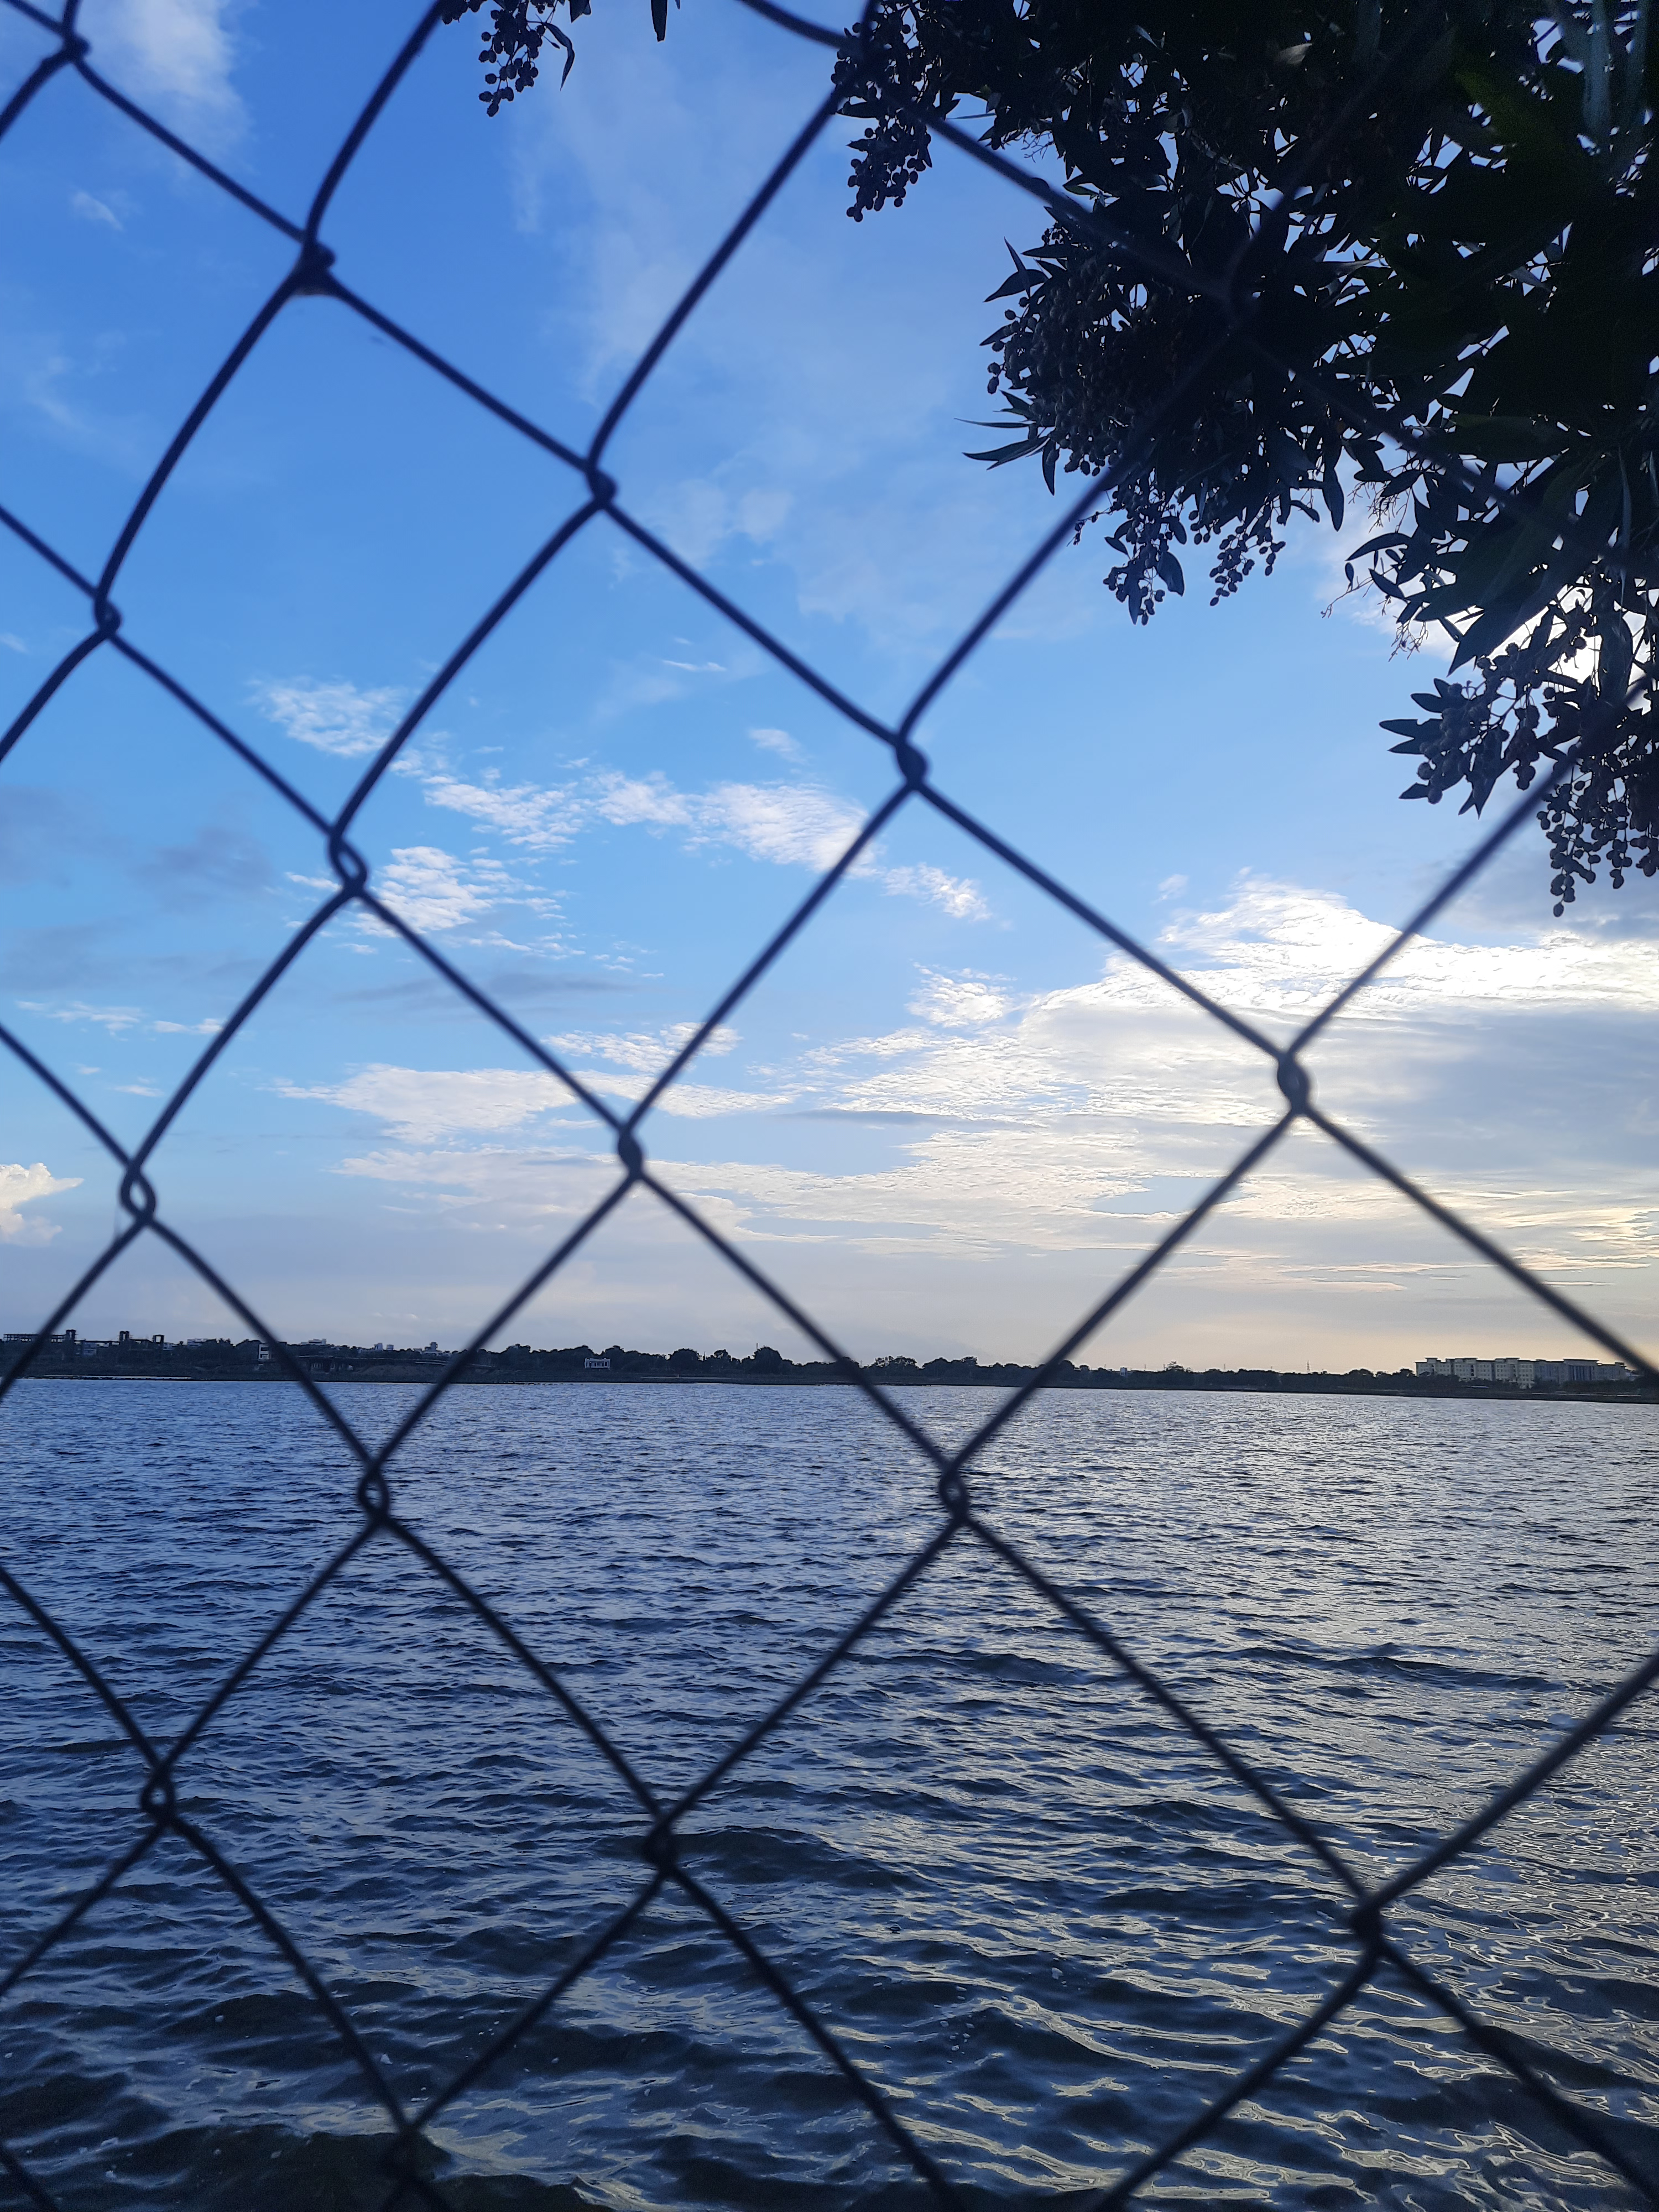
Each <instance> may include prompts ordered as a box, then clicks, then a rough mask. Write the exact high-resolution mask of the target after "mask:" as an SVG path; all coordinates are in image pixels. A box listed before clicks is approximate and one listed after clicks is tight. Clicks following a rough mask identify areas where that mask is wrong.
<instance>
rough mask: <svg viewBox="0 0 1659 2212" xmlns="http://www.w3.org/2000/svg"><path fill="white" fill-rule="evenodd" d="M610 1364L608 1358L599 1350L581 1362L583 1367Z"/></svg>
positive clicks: (606, 1365) (607, 1365)
mask: <svg viewBox="0 0 1659 2212" xmlns="http://www.w3.org/2000/svg"><path fill="white" fill-rule="evenodd" d="M610 1364H611V1362H610V1360H609V1359H608V1358H605V1357H604V1356H603V1355H602V1354H600V1353H599V1352H595V1353H593V1354H592V1356H591V1357H590V1358H586V1359H584V1360H583V1362H582V1365H583V1366H584V1367H609V1366H610Z"/></svg>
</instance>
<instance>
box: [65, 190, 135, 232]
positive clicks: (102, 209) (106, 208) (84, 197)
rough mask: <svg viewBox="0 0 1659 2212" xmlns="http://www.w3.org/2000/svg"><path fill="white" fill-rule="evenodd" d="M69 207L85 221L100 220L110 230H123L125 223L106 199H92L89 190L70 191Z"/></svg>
mask: <svg viewBox="0 0 1659 2212" xmlns="http://www.w3.org/2000/svg"><path fill="white" fill-rule="evenodd" d="M70 210H71V212H72V213H74V214H76V215H78V216H80V217H81V218H82V221H83V222H101V223H104V224H106V225H107V227H108V228H110V229H111V230H125V228H126V225H125V223H124V222H122V220H121V218H120V216H118V215H117V214H116V212H115V210H114V209H113V208H112V207H111V206H110V205H109V204H108V202H107V201H106V200H99V199H94V197H93V196H92V194H91V193H90V192H71V193H70Z"/></svg>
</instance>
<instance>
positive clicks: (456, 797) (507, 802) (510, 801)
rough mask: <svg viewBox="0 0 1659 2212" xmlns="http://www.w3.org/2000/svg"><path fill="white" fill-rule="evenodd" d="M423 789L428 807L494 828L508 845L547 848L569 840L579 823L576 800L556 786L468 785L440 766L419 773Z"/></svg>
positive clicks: (552, 848)
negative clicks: (442, 808)
mask: <svg viewBox="0 0 1659 2212" xmlns="http://www.w3.org/2000/svg"><path fill="white" fill-rule="evenodd" d="M422 789H423V790H424V792H425V793H426V798H427V803H428V805H431V806H442V807H447V809H448V810H449V811H450V812H452V813H454V814H465V815H466V816H467V817H469V819H470V820H471V821H474V822H482V823H484V824H485V825H486V827H488V828H489V829H494V830H496V831H497V832H499V834H500V835H501V836H503V837H505V838H506V839H507V842H508V844H510V845H520V846H523V847H525V848H526V849H528V850H530V851H532V852H552V851H554V850H555V849H556V848H557V847H559V846H561V845H564V844H568V842H569V841H570V839H571V838H572V837H574V836H575V834H576V832H577V831H578V829H580V827H581V823H582V811H583V810H582V807H581V805H580V801H579V800H577V799H574V798H573V796H572V794H571V793H570V792H569V791H568V790H565V789H561V788H560V787H556V786H555V787H551V788H539V787H537V786H536V785H534V784H528V783H518V784H500V783H494V782H491V781H488V780H486V781H484V782H483V783H467V782H464V781H462V780H461V779H460V778H459V777H458V776H453V775H449V774H448V773H447V771H439V772H437V773H435V774H430V775H426V776H425V777H423V778H422Z"/></svg>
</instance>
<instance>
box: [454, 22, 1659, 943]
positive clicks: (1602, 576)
mask: <svg viewBox="0 0 1659 2212" xmlns="http://www.w3.org/2000/svg"><path fill="white" fill-rule="evenodd" d="M482 4H483V0H457V5H456V13H457V15H459V13H461V12H462V10H463V8H464V7H466V8H470V9H476V8H477V7H478V6H480V5H482ZM557 4H560V0H512V4H507V3H506V0H498V4H496V5H495V8H494V15H493V22H494V32H493V35H492V39H491V40H490V42H489V43H488V44H487V45H486V48H485V55H486V58H487V59H489V60H490V61H491V62H492V63H493V75H492V76H490V77H489V78H488V79H487V80H486V82H487V84H488V85H489V86H490V87H491V89H490V90H489V91H488V92H487V93H486V94H485V97H486V99H487V100H489V102H490V112H492V113H493V112H495V106H497V105H499V102H500V100H501V99H506V98H511V97H512V88H518V89H523V88H524V86H525V85H526V83H528V82H533V80H534V73H535V72H534V64H535V58H536V54H537V52H538V51H539V45H540V41H541V40H542V39H544V38H546V37H553V38H555V39H556V40H557V41H558V43H559V44H560V45H561V46H564V47H565V48H566V49H567V52H568V40H567V39H566V37H565V36H564V34H563V33H562V32H560V31H559V30H558V29H557V28H556V27H555V26H554V25H553V23H552V16H553V13H554V9H555V6H556V5H557ZM562 4H564V5H565V6H566V7H567V8H568V12H569V14H570V15H571V16H572V17H574V16H575V15H577V14H579V13H586V9H587V4H588V0H562ZM655 9H656V20H657V22H658V28H659V36H660V35H661V34H662V28H663V26H664V20H665V18H664V13H663V11H664V9H665V0H655ZM566 66H567V69H568V61H567V64H566ZM526 68H527V69H528V71H529V74H528V76H526V75H525V70H526ZM837 80H838V82H839V84H840V86H841V88H842V93H843V96H844V109H843V112H845V113H847V114H848V115H850V116H852V117H854V118H858V119H859V120H860V121H861V122H862V123H863V124H864V125H865V128H864V131H863V132H862V135H861V136H860V137H859V139H858V140H857V141H856V142H855V144H854V162H853V171H852V176H851V179H850V182H851V185H852V190H853V203H852V205H851V207H850V208H849V210H848V212H849V214H851V215H852V216H853V217H854V219H855V220H861V219H862V218H863V216H865V215H866V214H870V213H874V212H876V211H877V210H881V209H883V208H886V207H891V206H898V205H900V204H902V202H903V200H904V198H905V197H906V195H907V194H908V192H909V191H912V190H913V189H915V187H916V185H918V184H919V183H920V182H921V179H922V178H923V177H924V175H925V173H926V172H927V169H928V167H930V165H931V160H932V149H931V139H932V134H933V126H934V125H936V124H938V123H939V121H940V120H942V119H943V118H946V117H952V116H955V115H956V113H957V111H958V110H959V109H963V108H967V109H968V110H969V112H970V113H971V115H972V119H973V121H974V123H975V127H976V128H977V129H978V130H979V131H981V133H982V135H983V137H984V139H985V141H986V143H988V144H990V145H991V146H994V147H999V148H1000V147H1008V146H1012V145H1018V144H1023V145H1025V146H1028V147H1030V148H1033V149H1038V150H1040V151H1046V152H1050V153H1052V154H1053V155H1055V156H1057V157H1058V159H1059V161H1060V163H1061V164H1062V166H1063V168H1064V172H1065V177H1066V191H1068V192H1069V193H1070V194H1071V195H1073V197H1075V198H1076V200H1077V201H1078V204H1079V220H1075V221H1068V222H1059V221H1056V222H1053V223H1051V224H1050V225H1049V227H1048V229H1047V230H1046V231H1045V233H1044V234H1043V235H1042V238H1041V239H1040V240H1038V241H1037V243H1036V245H1034V246H1031V247H1030V248H1029V249H1027V250H1026V251H1024V252H1018V253H1014V254H1013V256H1012V264H1013V265H1012V270H1011V273H1010V274H1009V275H1008V276H1007V277H1006V280H1005V282H1004V283H1002V284H1001V285H1000V287H999V288H998V289H997V290H996V291H995V292H994V293H993V294H992V295H991V297H992V298H993V299H1002V300H1005V301H1007V302H1008V303H1009V304H1008V305H1007V306H1006V307H1005V310H1004V318H1003V321H1002V323H1001V325H1000V327H999V328H998V329H997V330H995V331H993V332H992V333H991V335H990V336H989V337H987V340H986V343H987V348H988V349H989V351H990V356H991V360H990V368H989V386H990V391H991V392H992V394H993V396H994V397H995V398H998V399H1000V401H1001V403H1002V404H1003V408H1004V410H1005V412H1004V416H1003V418H1002V420H1003V422H1004V423H1005V424H1006V428H1008V429H1009V430H1010V431H1011V432H1012V436H1011V437H1010V438H1009V439H1008V440H1007V441H1006V442H1005V443H1003V444H1001V445H999V446H996V447H992V448H990V449H989V450H987V451H986V452H982V453H976V454H975V455H974V456H972V458H974V459H979V460H983V461H987V462H989V463H990V464H991V465H993V466H995V467H1001V466H1004V465H1006V464H1008V463H1009V462H1012V461H1015V460H1018V459H1033V460H1035V461H1036V463H1037V465H1039V466H1040V467H1041V468H1042V471H1043V473H1044V476H1045V477H1046V478H1047V480H1048V484H1049V487H1050V489H1054V487H1055V486H1056V483H1057V481H1058V478H1059V477H1060V475H1061V474H1074V475H1078V476H1080V477H1083V478H1085V479H1086V478H1088V477H1091V476H1096V475H1100V474H1103V473H1104V472H1105V471H1108V470H1110V469H1113V468H1115V467H1118V466H1120V465H1123V464H1124V463H1125V461H1126V459H1127V460H1128V462H1129V465H1127V468H1125V471H1124V473H1123V474H1122V475H1121V477H1118V478H1117V479H1116V480H1115V481H1114V482H1113V483H1112V484H1111V485H1110V487H1109V489H1105V490H1104V491H1103V497H1102V501H1101V505H1100V507H1099V509H1098V510H1097V513H1095V514H1094V515H1092V516H1091V518H1090V521H1091V523H1094V524H1099V525H1101V526H1103V530H1104V533H1105V538H1106V542H1107V543H1108V544H1109V546H1110V547H1111V549H1112V550H1113V553H1114V555H1115V560H1114V562H1113V564H1112V566H1111V568H1109V572H1108V574H1107V576H1106V583H1107V586H1108V587H1109V589H1110V590H1111V591H1112V592H1114V593H1115V596H1116V597H1117V598H1118V599H1120V600H1121V602H1122V604H1123V605H1124V606H1125V608H1126V609H1127V612H1128V614H1129V617H1130V619H1131V620H1132V621H1135V622H1146V621H1147V620H1149V619H1150V618H1151V617H1152V613H1153V611H1155V609H1156V608H1157V607H1158V605H1159V603H1160V602H1161V601H1162V600H1163V599H1164V597H1165V596H1166V594H1169V593H1171V592H1173V593H1177V594H1178V593H1181V592H1184V590H1185V588H1186V576H1185V571H1184V568H1183V564H1182V554H1181V551H1180V550H1178V549H1181V548H1185V547H1191V546H1202V547H1204V548H1205V549H1206V553H1207V556H1208V568H1209V580H1210V584H1211V587H1212V600H1211V603H1212V605H1214V604H1215V603H1216V602H1217V601H1218V600H1219V599H1224V598H1227V597H1229V596H1231V594H1232V593H1233V592H1236V591H1237V589H1238V587H1239V586H1240V585H1241V583H1242V582H1243V580H1244V579H1245V578H1246V577H1247V576H1248V575H1249V574H1251V572H1252V571H1253V569H1255V568H1256V567H1257V566H1260V567H1261V568H1262V570H1263V571H1264V572H1265V573H1270V572H1271V570H1272V568H1273V563H1274V561H1275V560H1276V558H1277V556H1278V555H1279V552H1280V551H1281V550H1283V545H1284V542H1285V541H1284V538H1283V535H1282V533H1283V532H1284V530H1285V527H1286V526H1287V525H1288V524H1289V521H1290V518H1291V515H1292V513H1297V512H1300V513H1303V514H1304V515H1307V516H1309V517H1310V518H1312V519H1315V520H1317V519H1319V518H1320V517H1322V516H1323V517H1325V518H1328V520H1329V521H1330V522H1331V523H1332V524H1333V525H1334V526H1337V527H1339V528H1340V526H1341V525H1342V522H1343V519H1344V511H1345V507H1346V503H1347V501H1348V499H1349V498H1350V497H1351V496H1352V495H1355V494H1356V493H1357V494H1358V496H1359V497H1360V498H1361V499H1362V500H1363V501H1364V502H1365V504H1366V506H1367V507H1368V508H1369V511H1370V516H1371V518H1372V519H1373V520H1374V522H1375V525H1376V527H1375V529H1374V531H1373V532H1372V533H1371V534H1370V537H1369V538H1367V540H1366V542H1365V543H1364V544H1363V545H1362V546H1360V547H1359V548H1358V550H1356V551H1355V553H1354V554H1353V556H1352V559H1351V560H1350V562H1349V564H1348V579H1349V583H1350V586H1351V587H1352V588H1356V589H1359V588H1365V589H1370V590H1374V591H1376V592H1379V593H1380V594H1381V595H1382V596H1383V598H1384V599H1386V600H1387V601H1388V603H1389V606H1390V609H1391V611H1392V613H1393V616H1394V618H1395V623H1396V624H1397V626H1398V632H1399V636H1400V639H1401V643H1402V644H1403V645H1406V646H1407V647H1414V646H1415V645H1417V644H1418V643H1419V642H1420V641H1422V640H1423V639H1424V638H1425V635H1427V634H1429V633H1431V632H1432V631H1434V630H1436V629H1442V630H1443V631H1445V632H1446V633H1448V634H1449V635H1450V637H1451V638H1452V640H1453V641H1454V652H1453V658H1452V663H1451V674H1450V676H1449V678H1445V679H1437V680H1436V682H1435V684H1434V686H1433V689H1432V690H1428V691H1424V692H1419V693H1418V694H1415V695H1414V696H1415V700H1416V703H1417V705H1418V706H1419V708H1420V709H1421V713H1420V714H1419V717H1418V718H1416V719H1412V720H1391V721H1389V722H1386V723H1384V725H1383V727H1384V728H1385V729H1387V730H1389V731H1390V732H1393V733H1394V734H1395V736H1396V737H1397V738H1399V739H1400V742H1399V743H1398V744H1396V746H1395V750H1396V751H1398V752H1401V753H1406V754H1410V755H1413V756H1415V757H1417V759H1418V762H1419V767H1418V771H1417V778H1416V781H1414V782H1413V784H1412V785H1411V786H1410V787H1409V788H1408V789H1407V792H1406V793H1403V794H1402V795H1403V796H1405V797H1407V798H1412V799H1428V800H1429V801H1430V803H1431V804H1436V803H1437V802H1438V801H1439V800H1440V799H1441V798H1442V797H1443V796H1444V795H1445V794H1446V793H1449V792H1455V791H1463V792H1464V793H1466V796H1465V799H1464V802H1463V803H1464V806H1465V808H1466V809H1468V808H1471V807H1472V808H1474V810H1475V811H1477V812H1478V811H1480V809H1481V808H1482V807H1483V806H1484V805H1485V804H1486V800H1487V799H1488V798H1489V796H1490V795H1491V793H1492V790H1493V788H1494V787H1495V786H1496V785H1497V784H1498V781H1499V780H1500V779H1502V778H1504V777H1505V776H1508V775H1513V776H1514V778H1515V780H1516V784H1517V786H1518V787H1520V788H1521V789H1522V790H1525V789H1527V788H1528V787H1529V785H1530V784H1531V783H1532V782H1533V781H1534V780H1535V779H1536V777H1537V775H1538V774H1539V770H1540V764H1541V763H1544V762H1557V761H1559V760H1561V759H1562V758H1563V757H1564V756H1565V755H1566V754H1567V752H1568V750H1569V749H1572V765H1571V769H1570V770H1569V772H1568V774H1567V775H1565V777H1564V779H1563V780H1562V781H1561V782H1560V783H1559V784H1558V785H1557V786H1556V787H1555V788H1554V789H1553V790H1552V791H1551V792H1550V793H1548V794H1547V797H1546V799H1545V800H1544V803H1543V805H1542V807H1541V815H1540V818H1541V822H1542V823H1543V825H1544V828H1545V829H1546V831H1547V836H1548V838H1549V842H1550V848H1551V860H1552V866H1553V880H1552V890H1553V895H1554V896H1555V899H1556V902H1557V904H1556V911H1557V913H1558V914H1559V913H1560V912H1561V911H1562V908H1563V906H1564V905H1565V903H1566V902H1569V901H1571V898H1572V897H1573V896H1574V891H1575V889H1576V886H1577V884H1578V883H1580V882H1593V881H1594V880H1595V871H1596V869H1597V867H1598V866H1602V865H1605V866H1607V869H1608V871H1609V872H1610V875H1611V878H1612V881H1613V884H1614V885H1615V886H1617V885H1620V884H1623V882H1624V880H1625V877H1626V873H1627V872H1629V871H1630V870H1632V869H1636V870H1639V871H1640V872H1642V873H1644V874H1645V875H1653V874H1655V873H1656V872H1659V745H1656V739H1655V734H1654V732H1655V718H1654V714H1653V711H1652V707H1651V703H1650V693H1649V686H1650V684H1651V682H1652V679H1653V676H1654V671H1655V662H1656V647H1659V586H1656V576H1655V552H1656V538H1659V429H1656V419H1655V410H1654V399H1655V392H1656V371H1659V185H1656V173H1655V164H1654V143H1653V141H1654V114H1655V108H1656V104H1659V103H1656V97H1655V94H1656V86H1659V40H1650V37H1649V26H1648V0H1551V4H1550V6H1549V9H1548V10H1547V11H1546V10H1545V9H1538V10H1536V11H1534V9H1533V8H1532V7H1531V6H1522V5H1518V4H1515V0H1430V4H1428V5H1426V6H1425V5H1418V6H1415V7H1413V6H1408V5H1407V4H1404V0H1260V4H1255V5H1250V6H1245V5H1243V4H1241V3H1240V0H1210V4H1207V5H1206V4H1203V0H1145V4H1141V5H1138V6H1137V7H1136V8H1134V9H1129V8H1128V7H1127V6H1126V5H1123V4H1120V3H1119V0H872V6H871V7H870V9H869V10H868V11H867V13H866V16H865V18H864V20H863V21H862V23H861V25H860V28H859V29H858V30H857V31H856V32H850V33H848V36H847V38H846V40H844V42H843V44H842V51H841V55H840V58H839V61H838V63H837ZM504 81H507V82H509V85H510V88H509V89H508V90H507V91H506V92H504V93H503V92H501V91H500V90H499V88H500V87H501V84H502V82H504ZM1011 252H1012V249H1011ZM1212 346H1213V347H1215V348H1216V349H1217V350H1216V352H1215V355H1214V358H1213V359H1212V362H1211V363H1210V366H1209V368H1208V369H1207V370H1206V373H1205V374H1203V375H1202V376H1201V377H1200V379H1198V380H1197V381H1196V382H1195V383H1194V384H1193V385H1192V386H1190V387H1189V388H1188V390H1187V391H1186V392H1185V393H1184V395H1183V397H1182V400H1181V403H1180V404H1179V406H1178V407H1177V408H1176V409H1175V410H1173V411H1172V412H1171V413H1170V414H1169V416H1167V417H1166V418H1164V420H1163V421H1162V422H1161V424H1160V427H1159V428H1158V435H1156V437H1155V438H1154V439H1153V440H1152V442H1151V445H1150V447H1149V448H1148V449H1147V450H1146V451H1145V452H1144V453H1139V454H1135V453H1131V450H1130V447H1129V441H1130V437H1131V434H1132V432H1133V430H1134V429H1135V428H1136V426H1137V425H1139V423H1141V422H1143V421H1144V420H1145V419H1146V416H1148V414H1149V413H1150V411H1151V410H1152V409H1153V408H1154V407H1156V406H1158V404H1160V403H1162V402H1164V401H1166V400H1167V398H1168V395H1169V394H1170V390H1171V388H1172V386H1174V384H1175V382H1176V378H1177V376H1178V375H1179V374H1181V373H1182V370H1183V369H1185V368H1188V366H1189V365H1190V364H1191V363H1192V362H1194V361H1196V360H1198V359H1199V358H1200V357H1201V356H1202V355H1203V353H1204V351H1205V349H1207V348H1210V347H1212ZM1448 465H1449V466H1448ZM1079 535H1081V532H1079ZM1460 670H1461V671H1464V672H1463V673H1462V675H1461V676H1460V675H1459V674H1458V671H1460Z"/></svg>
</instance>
